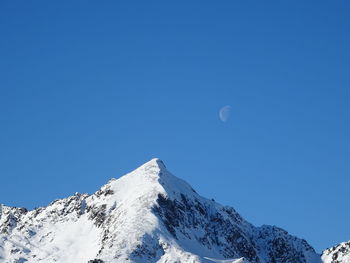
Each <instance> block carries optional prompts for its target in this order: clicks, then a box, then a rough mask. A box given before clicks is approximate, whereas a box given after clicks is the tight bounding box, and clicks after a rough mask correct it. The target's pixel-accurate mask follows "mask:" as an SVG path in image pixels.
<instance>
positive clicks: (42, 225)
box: [0, 159, 350, 263]
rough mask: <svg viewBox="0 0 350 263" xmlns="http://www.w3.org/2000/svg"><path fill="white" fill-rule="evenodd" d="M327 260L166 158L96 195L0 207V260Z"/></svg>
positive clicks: (153, 262) (286, 262)
mask: <svg viewBox="0 0 350 263" xmlns="http://www.w3.org/2000/svg"><path fill="white" fill-rule="evenodd" d="M335 250H336V249H335ZM335 250H334V251H335ZM334 251H331V252H330V253H329V256H330V257H331V258H332V257H333V254H334V253H333V252H334ZM337 251H343V250H342V249H340V248H339V249H337ZM344 255H345V254H344ZM339 258H342V259H343V258H345V256H344V257H343V255H342V256H341V257H340V256H339ZM328 259H329V257H328V256H327V258H326V256H325V260H326V261H325V262H326V263H331V262H332V263H335V262H337V263H338V261H331V260H328ZM320 260H321V259H320V255H318V254H317V253H315V251H314V249H313V248H312V247H311V246H310V245H309V244H308V243H307V242H306V241H305V240H302V239H298V238H296V237H294V236H291V235H289V234H288V233H287V232H286V231H284V230H283V229H280V228H278V227H274V226H261V227H255V226H253V225H252V224H250V223H248V222H247V221H245V220H244V219H243V218H242V217H241V216H240V215H239V214H238V213H237V212H236V211H235V210H234V209H233V208H230V207H226V206H222V205H220V204H218V203H215V202H214V201H212V200H208V199H206V198H203V197H201V196H199V195H198V194H197V193H196V192H195V190H193V189H192V188H191V186H189V185H188V184H187V183H186V182H184V181H183V180H181V179H179V178H177V177H175V176H173V175H172V174H171V173H169V172H168V171H167V169H166V168H165V165H164V164H163V162H162V161H161V160H159V159H153V160H151V161H149V162H148V163H146V164H144V165H142V166H141V167H139V168H138V169H136V170H135V171H133V172H131V173H129V174H127V175H125V176H123V177H121V178H119V179H117V180H116V179H112V180H111V181H110V182H108V183H107V184H106V185H105V186H103V187H102V188H101V189H100V190H99V191H97V192H96V193H95V194H92V195H87V194H75V195H74V196H71V197H69V198H66V199H62V200H56V201H54V202H52V203H51V204H50V205H48V206H47V207H43V208H38V209H35V210H32V211H27V210H26V209H23V208H13V207H7V206H0V263H3V262H4V263H24V262H27V263H37V262H45V263H51V262H58V263H88V262H90V263H102V262H104V263H112V262H133V263H156V262H157V263H187V262H188V263H212V262H217V263H319V262H321V261H320ZM327 260H328V261H327ZM332 260H333V259H332ZM346 260H348V259H345V261H339V263H346V262H350V261H346Z"/></svg>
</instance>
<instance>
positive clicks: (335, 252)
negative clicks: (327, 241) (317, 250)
mask: <svg viewBox="0 0 350 263" xmlns="http://www.w3.org/2000/svg"><path fill="white" fill-rule="evenodd" d="M322 260H323V262H324V263H349V262H350V241H348V242H343V243H340V244H339V245H337V246H334V247H331V248H329V249H326V250H325V251H324V252H323V254H322Z"/></svg>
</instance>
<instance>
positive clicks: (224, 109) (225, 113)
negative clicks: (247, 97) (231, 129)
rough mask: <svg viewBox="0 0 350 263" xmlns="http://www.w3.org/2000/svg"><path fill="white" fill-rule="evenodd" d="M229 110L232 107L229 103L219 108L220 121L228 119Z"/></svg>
mask: <svg viewBox="0 0 350 263" xmlns="http://www.w3.org/2000/svg"><path fill="white" fill-rule="evenodd" d="M231 110H232V107H231V106H230V105H226V106H224V107H222V108H221V109H220V111H219V118H220V120H221V121H222V122H227V121H228V119H229V118H230V116H231Z"/></svg>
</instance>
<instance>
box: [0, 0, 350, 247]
mask: <svg viewBox="0 0 350 263" xmlns="http://www.w3.org/2000/svg"><path fill="white" fill-rule="evenodd" d="M146 2H147V3H146ZM349 14H350V2H349V1H345V0H339V1H243V0H241V1H1V2H0V75H1V77H0V125H1V127H0V128H1V129H0V135H1V136H0V176H1V191H0V202H1V203H4V204H7V205H12V206H25V207H29V208H33V207H35V206H43V205H47V204H48V203H49V202H51V201H52V200H54V199H57V198H63V197H67V196H69V195H71V194H73V193H74V192H77V191H78V192H84V193H85V192H87V193H93V192H94V191H96V190H97V189H99V187H100V186H101V185H103V184H104V183H106V182H107V181H108V180H109V179H110V178H111V177H119V176H120V175H122V174H124V173H126V172H128V171H130V170H132V169H134V168H136V167H137V166H138V165H140V164H142V163H144V162H146V161H148V160H149V159H151V158H153V157H159V158H161V159H163V160H164V162H165V163H166V165H167V166H168V168H169V170H171V171H172V172H173V173H174V174H175V175H177V176H179V177H181V178H183V179H185V180H186V181H188V182H189V183H190V184H191V185H192V186H193V187H194V188H195V189H197V191H198V192H199V193H200V194H202V195H203V196H206V197H208V198H215V200H216V201H218V202H221V203H223V204H226V205H230V206H233V207H235V208H236V209H237V210H238V211H239V212H240V213H241V214H242V215H243V216H244V217H245V218H246V219H247V220H249V221H251V222H253V223H254V224H257V225H260V224H275V225H278V226H281V227H283V228H285V229H287V230H288V231H289V232H291V233H292V234H295V235H298V236H300V237H303V238H305V239H307V240H308V241H309V242H310V243H311V244H312V245H313V246H314V247H315V248H316V249H317V250H318V251H320V250H322V249H324V248H326V247H329V246H331V245H334V244H336V243H338V242H341V241H345V240H349V239H350V227H349V221H350V209H349V201H350V196H349V186H350V177H349V176H350V139H349V134H350V115H349V114H350V103H349V101H350V51H349V49H350V48H349V47H350V33H349V32H350V15H349ZM224 105H231V106H232V116H231V118H230V119H229V121H228V122H226V123H223V122H221V121H220V120H219V117H218V111H219V109H220V108H221V107H222V106H224Z"/></svg>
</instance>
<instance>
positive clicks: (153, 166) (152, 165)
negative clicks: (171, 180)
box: [134, 158, 167, 173]
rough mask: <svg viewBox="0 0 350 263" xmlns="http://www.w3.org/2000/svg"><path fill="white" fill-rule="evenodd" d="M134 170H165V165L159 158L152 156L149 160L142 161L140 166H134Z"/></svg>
mask: <svg viewBox="0 0 350 263" xmlns="http://www.w3.org/2000/svg"><path fill="white" fill-rule="evenodd" d="M136 171H145V172H147V171H154V172H159V173H160V172H167V169H166V166H165V164H164V162H163V161H162V160H161V159H159V158H153V159H151V160H150V161H148V162H146V163H144V164H143V165H141V166H140V167H138V168H136V169H135V170H134V172H136Z"/></svg>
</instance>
